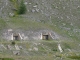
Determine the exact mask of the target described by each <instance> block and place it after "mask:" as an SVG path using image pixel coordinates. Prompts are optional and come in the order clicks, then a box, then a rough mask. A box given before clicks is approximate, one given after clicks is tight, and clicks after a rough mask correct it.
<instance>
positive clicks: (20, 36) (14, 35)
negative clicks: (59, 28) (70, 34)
mask: <svg viewBox="0 0 80 60" xmlns="http://www.w3.org/2000/svg"><path fill="white" fill-rule="evenodd" d="M3 38H4V39H5V40H50V39H51V40H53V39H58V38H59V36H58V35H57V34H56V33H55V32H53V31H51V30H39V31H23V32H22V31H13V30H12V29H8V30H7V31H5V32H4V33H3Z"/></svg>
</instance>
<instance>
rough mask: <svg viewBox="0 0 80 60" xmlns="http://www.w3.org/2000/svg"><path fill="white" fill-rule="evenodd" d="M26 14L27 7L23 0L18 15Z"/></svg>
mask: <svg viewBox="0 0 80 60" xmlns="http://www.w3.org/2000/svg"><path fill="white" fill-rule="evenodd" d="M25 12H26V6H25V4H24V1H23V0H21V2H20V5H19V7H18V10H17V13H18V14H24V13H25Z"/></svg>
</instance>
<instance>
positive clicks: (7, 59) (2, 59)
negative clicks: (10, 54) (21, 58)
mask: <svg viewBox="0 0 80 60" xmlns="http://www.w3.org/2000/svg"><path fill="white" fill-rule="evenodd" d="M0 60H14V59H12V58H0Z"/></svg>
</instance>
